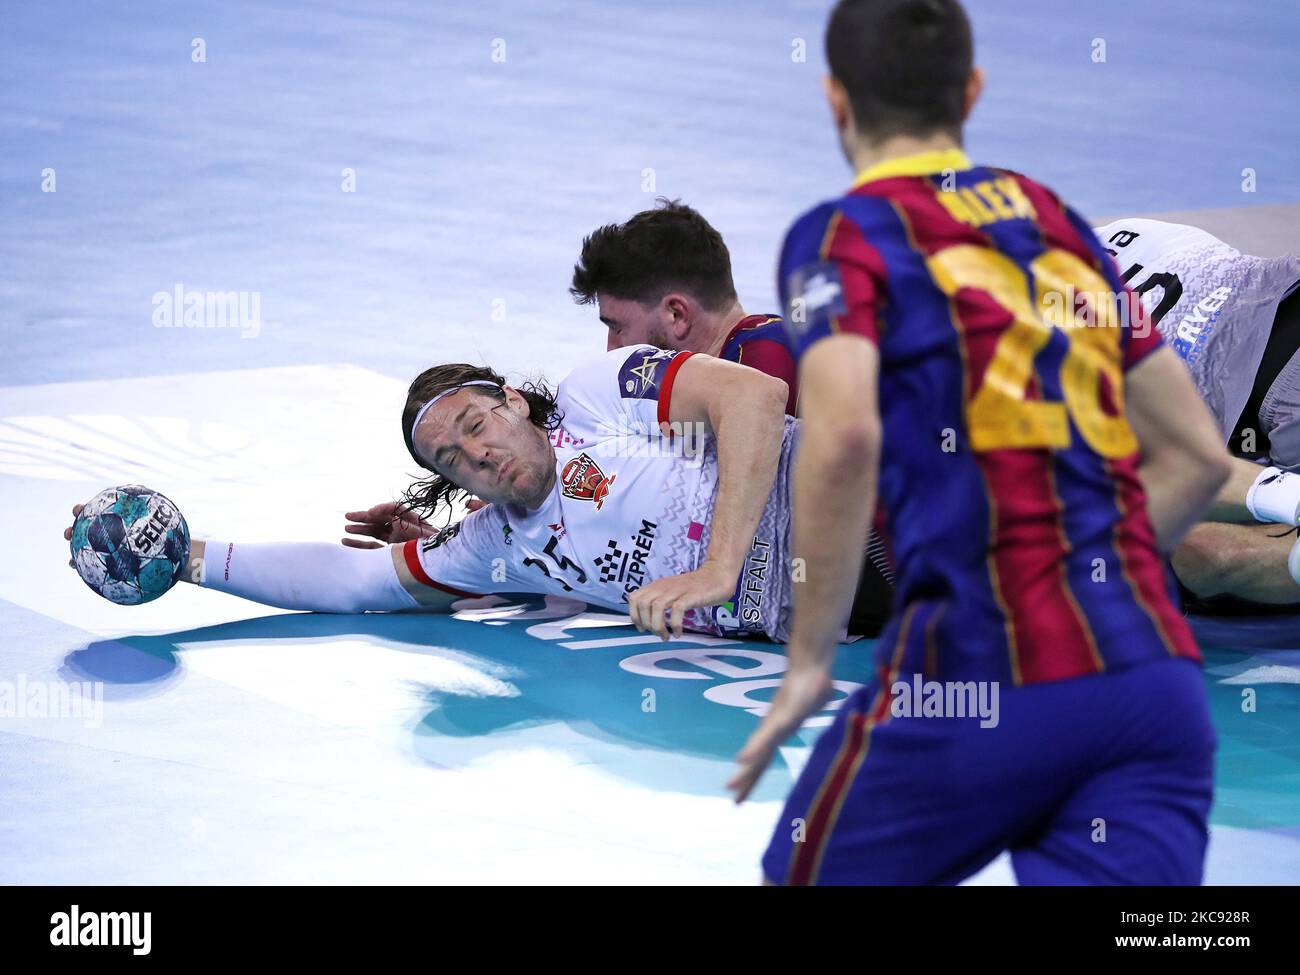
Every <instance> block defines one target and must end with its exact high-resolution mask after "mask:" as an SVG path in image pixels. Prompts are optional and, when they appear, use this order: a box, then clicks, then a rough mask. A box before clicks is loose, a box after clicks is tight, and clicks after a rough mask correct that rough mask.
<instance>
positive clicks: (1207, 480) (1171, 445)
mask: <svg viewBox="0 0 1300 975" xmlns="http://www.w3.org/2000/svg"><path fill="white" fill-rule="evenodd" d="M1125 403H1126V408H1127V413H1128V419H1129V423H1130V424H1131V425H1132V427H1133V432H1134V433H1135V434H1136V435H1137V438H1138V443H1139V445H1140V447H1141V451H1142V463H1141V467H1140V469H1139V473H1140V475H1141V477H1142V484H1143V486H1144V488H1145V489H1146V495H1147V509H1148V512H1149V515H1150V518H1151V524H1152V527H1153V528H1154V529H1155V533H1156V544H1157V546H1158V547H1159V548H1160V550H1161V551H1162V552H1171V551H1173V549H1174V548H1176V547H1177V545H1178V543H1179V542H1180V541H1181V540H1182V538H1183V536H1184V535H1186V534H1187V532H1188V530H1189V529H1191V527H1192V526H1193V525H1194V524H1196V522H1197V521H1199V520H1200V518H1201V516H1202V515H1203V514H1204V513H1205V512H1206V511H1207V510H1209V507H1210V505H1211V503H1212V502H1213V501H1214V499H1215V497H1216V496H1218V494H1219V491H1220V490H1221V488H1222V487H1223V485H1224V483H1225V482H1226V481H1227V480H1228V478H1229V476H1230V475H1231V473H1232V458H1231V457H1229V455H1228V452H1227V450H1225V449H1224V446H1223V444H1222V442H1221V441H1220V438H1219V432H1218V429H1217V428H1216V427H1215V424H1214V421H1213V419H1212V418H1211V416H1210V413H1209V410H1208V409H1207V408H1206V406H1205V404H1204V402H1203V401H1202V400H1201V398H1200V396H1199V395H1198V394H1197V392H1196V387H1195V386H1193V384H1192V381H1191V379H1190V378H1189V377H1188V375H1187V370H1186V369H1185V368H1184V367H1183V364H1182V362H1181V361H1179V359H1178V356H1177V355H1176V354H1175V353H1174V352H1173V351H1172V350H1171V349H1169V348H1166V347H1162V348H1159V349H1157V350H1156V351H1155V352H1153V353H1151V354H1150V355H1148V356H1147V357H1146V358H1145V359H1143V360H1142V361H1141V362H1139V363H1138V364H1137V365H1136V366H1134V367H1133V368H1132V369H1130V370H1129V372H1128V373H1127V374H1126V376H1125Z"/></svg>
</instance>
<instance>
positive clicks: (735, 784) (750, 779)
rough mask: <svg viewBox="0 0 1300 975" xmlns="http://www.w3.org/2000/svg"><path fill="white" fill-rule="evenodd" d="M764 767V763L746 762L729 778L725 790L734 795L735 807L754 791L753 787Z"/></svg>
mask: <svg viewBox="0 0 1300 975" xmlns="http://www.w3.org/2000/svg"><path fill="white" fill-rule="evenodd" d="M766 767H767V766H766V763H763V764H759V763H758V762H757V761H753V762H747V763H745V764H744V765H742V766H741V767H740V768H739V769H738V770H737V771H736V774H735V775H733V776H732V777H731V781H730V782H728V783H727V788H728V789H730V790H731V791H732V792H734V793H735V801H736V804H737V805H739V804H740V803H742V802H744V801H745V800H746V799H748V798H749V794H750V793H751V792H753V791H754V786H755V785H757V784H758V780H759V778H760V777H761V776H762V774H763V770H764V769H765V768H766Z"/></svg>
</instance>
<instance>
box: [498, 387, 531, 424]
mask: <svg viewBox="0 0 1300 975" xmlns="http://www.w3.org/2000/svg"><path fill="white" fill-rule="evenodd" d="M501 391H502V392H504V393H505V394H506V409H508V410H509V411H510V412H511V413H513V414H515V416H520V417H525V418H527V416H528V414H529V408H528V400H526V399H524V394H523V393H521V392H519V390H517V389H515V388H514V387H513V386H502V387H501Z"/></svg>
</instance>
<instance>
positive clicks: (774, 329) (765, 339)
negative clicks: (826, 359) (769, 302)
mask: <svg viewBox="0 0 1300 975" xmlns="http://www.w3.org/2000/svg"><path fill="white" fill-rule="evenodd" d="M718 358H720V359H727V360H729V361H731V362H739V363H740V364H741V365H745V366H751V367H753V368H754V369H757V370H758V371H759V372H765V373H767V374H768V375H769V376H775V377H776V378H777V379H784V380H785V383H786V385H787V386H789V387H790V397H789V399H787V400H786V404H785V411H786V412H787V413H789V414H790V415H791V416H794V415H795V407H796V406H797V405H798V403H799V366H798V364H797V363H796V362H795V358H794V349H792V348H791V347H790V340H789V339H788V338H787V337H786V334H785V326H784V325H783V323H782V322H781V318H780V316H779V315H747V316H746V317H744V318H742V319H741V320H740V321H739V322H737V323H736V326H735V327H734V328H733V329H732V330H731V332H730V333H728V335H727V338H726V340H725V341H724V342H723V343H722V351H721V352H720V353H719V354H718Z"/></svg>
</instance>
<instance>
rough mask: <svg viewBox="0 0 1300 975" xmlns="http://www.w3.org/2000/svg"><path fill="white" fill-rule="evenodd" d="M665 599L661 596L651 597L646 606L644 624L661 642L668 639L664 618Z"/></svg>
mask: <svg viewBox="0 0 1300 975" xmlns="http://www.w3.org/2000/svg"><path fill="white" fill-rule="evenodd" d="M665 602H666V601H665V599H664V597H662V596H658V597H652V598H651V599H650V602H649V604H648V605H647V606H646V617H647V619H646V622H647V623H648V624H649V626H650V629H651V630H652V631H654V633H655V635H656V636H658V637H659V638H660V639H661V640H665V641H666V640H667V639H668V624H667V622H666V620H665V618H664V609H665Z"/></svg>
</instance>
